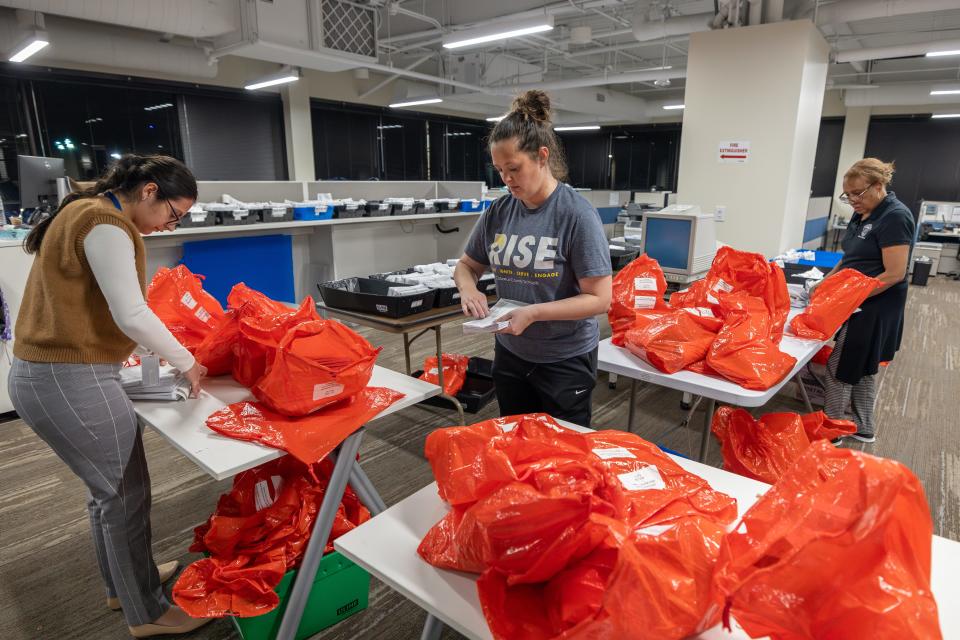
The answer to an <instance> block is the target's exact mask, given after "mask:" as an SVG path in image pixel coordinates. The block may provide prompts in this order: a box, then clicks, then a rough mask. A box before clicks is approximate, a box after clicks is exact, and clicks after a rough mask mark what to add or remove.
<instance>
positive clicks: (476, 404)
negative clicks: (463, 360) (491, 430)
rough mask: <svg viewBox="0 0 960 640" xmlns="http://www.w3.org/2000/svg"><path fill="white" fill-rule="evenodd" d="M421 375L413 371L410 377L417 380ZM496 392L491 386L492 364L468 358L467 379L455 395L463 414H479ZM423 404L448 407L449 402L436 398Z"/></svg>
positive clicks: (428, 399)
mask: <svg viewBox="0 0 960 640" xmlns="http://www.w3.org/2000/svg"><path fill="white" fill-rule="evenodd" d="M422 374H423V371H414V372H413V373H412V374H411V375H413V377H414V378H419V377H420V376H421V375H422ZM496 392H497V389H496V386H495V385H494V384H493V362H492V361H491V360H487V359H486V358H470V360H468V361H467V377H466V379H465V380H464V382H463V387H462V388H461V389H460V391H458V392H457V395H456V398H457V400H459V401H460V404H461V405H463V410H464V412H466V413H479V412H480V410H481V409H483V408H484V407H485V406H487V405H488V404H489V403H490V401H491V400H493V398H494V396H496ZM423 403H424V404H429V405H431V406H434V407H443V408H449V407H450V403H449V402H447V401H446V400H444V399H443V398H438V397H437V396H433V397H431V398H427V399H426V400H423Z"/></svg>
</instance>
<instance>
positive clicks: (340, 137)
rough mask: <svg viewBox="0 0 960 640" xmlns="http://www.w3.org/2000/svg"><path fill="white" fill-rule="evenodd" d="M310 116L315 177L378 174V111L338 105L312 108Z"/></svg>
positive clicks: (358, 177) (362, 177)
mask: <svg viewBox="0 0 960 640" xmlns="http://www.w3.org/2000/svg"><path fill="white" fill-rule="evenodd" d="M311 118H312V124H313V155H314V162H315V166H316V172H317V178H318V179H320V180H336V179H338V178H340V179H345V180H367V179H368V178H379V177H380V149H379V141H378V140H377V137H378V133H379V131H380V130H379V129H377V127H378V126H379V125H380V116H379V115H378V114H375V113H369V112H364V111H360V110H349V111H348V110H346V109H343V108H340V107H327V108H317V107H314V108H313V109H312V110H311Z"/></svg>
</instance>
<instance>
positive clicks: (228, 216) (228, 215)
mask: <svg viewBox="0 0 960 640" xmlns="http://www.w3.org/2000/svg"><path fill="white" fill-rule="evenodd" d="M216 214H217V224H222V225H224V226H226V227H234V226H236V227H240V226H244V225H248V224H256V223H258V222H260V219H259V218H258V217H257V215H256V214H255V213H253V212H252V211H251V212H250V213H248V214H247V215H245V216H242V217H241V218H240V219H239V220H238V219H237V218H234V217H233V212H232V211H217V212H216Z"/></svg>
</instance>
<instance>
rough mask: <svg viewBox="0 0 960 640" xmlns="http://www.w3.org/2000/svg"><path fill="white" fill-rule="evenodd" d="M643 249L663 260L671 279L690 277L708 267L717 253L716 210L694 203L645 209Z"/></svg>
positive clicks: (660, 260)
mask: <svg viewBox="0 0 960 640" xmlns="http://www.w3.org/2000/svg"><path fill="white" fill-rule="evenodd" d="M640 251H641V252H643V253H646V254H647V255H648V256H650V257H651V258H654V259H655V260H656V261H657V262H658V263H660V268H661V269H663V273H664V276H665V277H666V278H667V280H668V281H670V282H687V281H689V280H690V279H692V277H693V276H696V275H698V274H701V273H704V272H706V271H708V270H709V269H710V265H711V264H712V263H713V258H714V256H715V255H716V253H717V236H716V228H715V226H714V217H713V214H708V213H702V212H701V211H700V207H697V206H693V205H670V206H669V207H667V208H665V209H662V210H660V211H656V212H648V213H645V214H644V216H643V227H642V232H641V241H640Z"/></svg>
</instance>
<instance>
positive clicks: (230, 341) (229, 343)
mask: <svg viewBox="0 0 960 640" xmlns="http://www.w3.org/2000/svg"><path fill="white" fill-rule="evenodd" d="M239 337H240V321H239V318H237V311H236V310H234V309H230V310H229V311H227V312H226V314H224V316H223V318H221V319H220V321H219V322H218V323H217V325H216V326H215V327H214V328H213V329H211V330H210V333H208V334H207V336H206V337H205V338H204V339H203V342H201V343H200V344H199V345H198V346H197V349H196V351H194V356H196V358H197V362H199V363H200V364H202V365H203V366H205V367H206V368H207V375H209V376H222V375H226V374H228V373H230V372H231V371H232V370H233V358H234V353H233V352H234V348H235V346H236V344H237V339H238V338H239Z"/></svg>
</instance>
